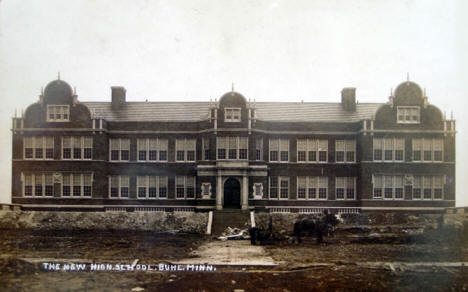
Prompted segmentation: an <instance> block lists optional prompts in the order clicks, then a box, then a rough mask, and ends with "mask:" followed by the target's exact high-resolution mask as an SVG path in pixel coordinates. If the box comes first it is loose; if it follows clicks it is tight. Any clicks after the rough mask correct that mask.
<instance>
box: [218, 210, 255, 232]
mask: <svg viewBox="0 0 468 292" xmlns="http://www.w3.org/2000/svg"><path fill="white" fill-rule="evenodd" d="M249 215H250V213H249V211H243V210H239V209H224V210H220V211H215V212H214V213H213V225H212V232H211V234H213V235H215V236H217V235H220V234H221V233H222V232H223V231H224V230H225V229H226V228H227V227H231V228H234V227H237V228H240V229H244V228H247V227H250V216H249ZM246 223H247V224H249V225H246Z"/></svg>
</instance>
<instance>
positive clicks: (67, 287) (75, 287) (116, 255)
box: [0, 230, 468, 291]
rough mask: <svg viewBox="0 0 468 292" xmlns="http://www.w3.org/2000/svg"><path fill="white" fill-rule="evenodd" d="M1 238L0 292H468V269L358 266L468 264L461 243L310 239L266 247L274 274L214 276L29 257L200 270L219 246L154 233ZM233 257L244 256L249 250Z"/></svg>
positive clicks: (230, 270) (11, 234)
mask: <svg viewBox="0 0 468 292" xmlns="http://www.w3.org/2000/svg"><path fill="white" fill-rule="evenodd" d="M0 232H1V234H0V254H1V255H2V256H1V257H0V290H1V291H132V289H135V288H141V289H144V290H141V291H203V290H204V291H233V290H234V289H244V290H245V291H323V290H372V291H421V290H426V291H464V290H468V268H467V267H459V268H450V267H441V266H434V267H428V268H424V269H413V268H405V269H398V268H397V269H392V268H391V267H389V266H385V265H383V266H379V265H377V266H369V265H361V264H359V263H363V262H407V263H414V262H466V261H468V245H467V244H466V242H465V243H461V242H459V241H441V240H440V239H437V240H429V241H427V240H425V241H421V242H419V241H414V240H413V241H412V240H404V241H401V242H400V243H377V242H376V243H372V242H370V243H369V242H367V243H358V242H354V243H353V240H345V238H343V237H340V236H338V237H337V238H332V239H328V242H329V244H327V245H317V244H315V241H314V240H313V239H312V238H307V239H306V240H305V242H304V243H303V244H301V245H294V244H290V243H288V242H271V243H270V244H269V245H265V246H263V247H262V249H263V250H264V253H265V256H269V257H271V258H273V260H274V261H275V262H276V263H277V264H278V265H277V266H275V267H260V266H249V265H245V266H242V265H241V266H218V269H217V270H216V271H215V272H186V271H184V272H157V271H152V272H137V271H133V272H116V271H106V272H104V271H102V272H90V271H84V272H63V271H61V272H48V271H44V270H43V269H41V268H40V267H39V266H38V265H34V264H31V262H28V261H27V260H24V258H36V259H48V260H50V259H57V258H61V259H88V260H91V261H128V262H131V261H132V260H134V259H139V260H140V262H142V263H156V262H178V261H182V262H183V261H184V260H187V259H190V261H189V262H193V263H196V262H197V260H199V261H203V258H201V257H200V256H201V255H200V253H198V250H197V247H199V246H207V245H209V244H212V243H211V242H212V241H211V238H208V237H203V236H198V235H189V234H153V233H150V232H122V231H118V232H90V231H86V232H65V231H57V232H52V231H49V232H44V231H42V232H33V231H26V230H16V231H6V230H1V231H0ZM343 236H344V237H346V236H347V235H343ZM242 244H245V243H242ZM242 244H241V245H242ZM235 245H236V244H234V245H233V246H235ZM200 250H203V248H201V249H200ZM234 250H236V252H241V251H239V250H242V248H240V249H234ZM317 263H322V265H321V264H317ZM134 291H136V290H134Z"/></svg>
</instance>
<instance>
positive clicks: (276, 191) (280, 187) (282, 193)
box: [270, 176, 289, 200]
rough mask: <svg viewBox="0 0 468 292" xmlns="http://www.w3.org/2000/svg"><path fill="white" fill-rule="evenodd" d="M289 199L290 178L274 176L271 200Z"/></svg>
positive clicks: (271, 183)
mask: <svg viewBox="0 0 468 292" xmlns="http://www.w3.org/2000/svg"><path fill="white" fill-rule="evenodd" d="M288 198H289V177H287V176H272V177H270V199H280V200H281V199H288Z"/></svg>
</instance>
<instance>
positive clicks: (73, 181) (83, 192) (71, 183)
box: [62, 173, 92, 197]
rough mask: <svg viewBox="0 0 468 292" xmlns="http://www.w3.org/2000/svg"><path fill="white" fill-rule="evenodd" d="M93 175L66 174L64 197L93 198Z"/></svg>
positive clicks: (63, 188) (63, 176) (63, 185)
mask: <svg viewBox="0 0 468 292" xmlns="http://www.w3.org/2000/svg"><path fill="white" fill-rule="evenodd" d="M91 195H92V174H90V173H64V174H63V175H62V196H63V197H91Z"/></svg>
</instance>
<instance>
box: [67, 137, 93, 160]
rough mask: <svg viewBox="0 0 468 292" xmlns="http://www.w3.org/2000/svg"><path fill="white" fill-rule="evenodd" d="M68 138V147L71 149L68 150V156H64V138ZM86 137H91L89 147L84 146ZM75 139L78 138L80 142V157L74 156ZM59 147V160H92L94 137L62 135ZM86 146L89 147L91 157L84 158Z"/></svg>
mask: <svg viewBox="0 0 468 292" xmlns="http://www.w3.org/2000/svg"><path fill="white" fill-rule="evenodd" d="M67 138H69V139H70V149H71V152H70V158H64V155H63V153H64V151H65V147H64V139H67ZM86 139H91V147H85V146H86ZM75 140H79V144H80V149H81V150H80V151H81V155H80V158H75V153H74V152H75V150H74V148H75ZM61 147H62V151H60V156H61V157H60V159H61V160H93V150H94V138H93V137H92V136H63V137H62V140H61ZM86 148H91V158H85V157H84V156H85V149H86Z"/></svg>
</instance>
